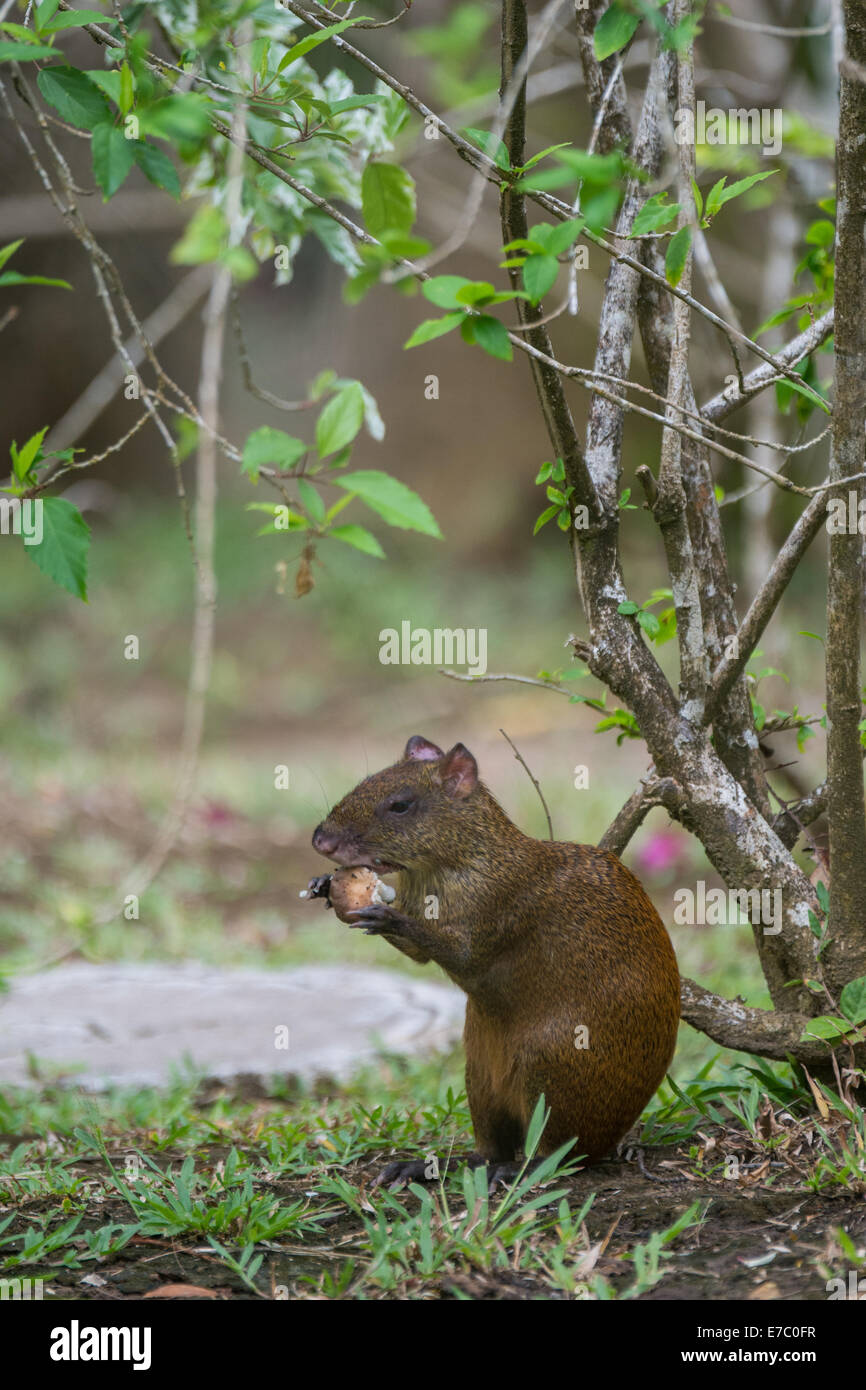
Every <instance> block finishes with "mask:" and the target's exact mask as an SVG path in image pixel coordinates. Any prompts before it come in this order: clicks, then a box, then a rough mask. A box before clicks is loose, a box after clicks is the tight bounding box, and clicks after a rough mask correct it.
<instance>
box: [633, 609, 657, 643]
mask: <svg viewBox="0 0 866 1390" xmlns="http://www.w3.org/2000/svg"><path fill="white" fill-rule="evenodd" d="M637 620H638V624H639V626H640V627H642V628H643V630H644V632H645V633H646V635H647V637H649V639H650V641H654V640H655V639H656V637H658V635H659V633H660V632H661V630H662V625H661V623H660V622H659V620H658V618H657V617H656V615H655V613H648V612H647V611H646V609H644V608H642V609H641V610H640V612H639V613H638V615H637Z"/></svg>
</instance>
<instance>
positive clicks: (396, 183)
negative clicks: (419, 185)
mask: <svg viewBox="0 0 866 1390" xmlns="http://www.w3.org/2000/svg"><path fill="white" fill-rule="evenodd" d="M361 207H362V210H363V213H364V221H365V222H366V224H367V229H368V231H369V232H370V233H371V234H372V235H373V236H375V237H379V236H381V235H382V233H383V232H388V231H396V232H403V233H406V232H408V231H409V230H410V229H411V227H412V223H413V222H414V221H415V183H414V180H413V179H412V178H411V177H410V175H409V174H407V173H406V171H405V169H401V168H400V166H399V165H398V164H386V163H384V161H382V160H370V161H368V163H367V164H366V166H365V168H364V173H363V175H362V177H361Z"/></svg>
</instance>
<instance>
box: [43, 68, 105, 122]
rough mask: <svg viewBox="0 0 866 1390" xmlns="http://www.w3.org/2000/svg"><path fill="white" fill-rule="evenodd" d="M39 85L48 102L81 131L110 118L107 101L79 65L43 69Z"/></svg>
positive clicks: (65, 119) (64, 118)
mask: <svg viewBox="0 0 866 1390" xmlns="http://www.w3.org/2000/svg"><path fill="white" fill-rule="evenodd" d="M36 85H37V87H38V88H39V90H40V92H41V93H42V95H43V96H44V98H45V100H46V101H47V102H48V105H49V106H53V107H54V109H55V111H57V112H58V114H59V115H60V116H61V117H62V119H63V120H64V121H68V123H69V124H70V125H74V126H75V127H76V129H78V130H93V128H94V126H97V125H99V124H100V123H101V122H103V121H108V120H109V119H110V117H111V112H110V109H109V106H108V102H107V101H106V100H105V97H104V96H103V95H102V93H101V92H100V90H99V88H98V87H97V86H96V83H95V82H91V80H90V78H89V77H88V76H87V74H86V73H83V72H79V70H78V68H67V67H56V68H43V69H42V71H41V72H40V73H39V76H38V77H37V78H36Z"/></svg>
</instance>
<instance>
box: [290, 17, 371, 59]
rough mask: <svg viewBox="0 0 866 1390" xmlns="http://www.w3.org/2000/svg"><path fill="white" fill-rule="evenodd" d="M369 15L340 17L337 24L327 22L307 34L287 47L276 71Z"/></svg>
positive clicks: (366, 18)
mask: <svg viewBox="0 0 866 1390" xmlns="http://www.w3.org/2000/svg"><path fill="white" fill-rule="evenodd" d="M369 18H370V16H369V15H358V16H357V18H356V19H341V20H340V23H339V24H329V25H328V26H327V28H325V29H318V30H317V31H316V33H315V34H308V35H307V37H306V38H305V39H301V41H300V43H296V44H295V45H294V46H293V47H292V48H290V49H289V51H288V53H286V54H285V56H284V57H283V58H282V59H281V60H280V64H279V67H278V68H277V72H285V70H286V68H287V67H289V65H290V64H291V63H295V62H297V60H298V59H299V58H303V57H304V56H305V54H307V53H312V51H313V49H314V48H318V47H319V44H320V43H326V42H327V41H328V39H330V38H333V36H334V34H342V32H343V30H344V29H350V28H351V27H352V25H353V24H360V23H361V21H362V20H369Z"/></svg>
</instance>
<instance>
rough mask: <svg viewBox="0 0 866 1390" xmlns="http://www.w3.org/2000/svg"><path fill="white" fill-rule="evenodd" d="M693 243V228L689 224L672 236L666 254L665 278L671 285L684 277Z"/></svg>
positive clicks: (676, 283)
mask: <svg viewBox="0 0 866 1390" xmlns="http://www.w3.org/2000/svg"><path fill="white" fill-rule="evenodd" d="M691 245H692V229H691V227H689V226H688V225H686V226H685V227H680V229H679V231H678V232H675V233H674V235H673V236H672V237H671V239H670V242H669V243H668V249H667V255H666V256H665V279H666V280H667V282H668V284H669V285H678V284H679V283H680V280H681V279H682V278H683V271H684V270H685V268H686V261H687V260H688V258H689V251H690V250H691Z"/></svg>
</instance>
